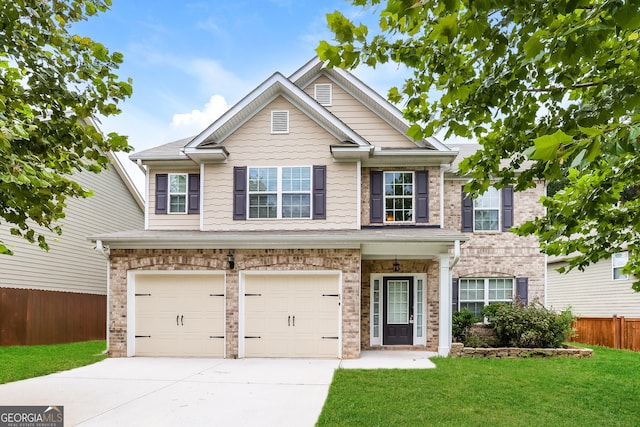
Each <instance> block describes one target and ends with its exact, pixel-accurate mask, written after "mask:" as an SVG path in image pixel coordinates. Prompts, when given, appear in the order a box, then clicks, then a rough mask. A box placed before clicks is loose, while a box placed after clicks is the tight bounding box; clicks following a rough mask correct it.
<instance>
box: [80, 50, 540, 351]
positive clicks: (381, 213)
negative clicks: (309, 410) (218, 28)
mask: <svg viewBox="0 0 640 427" xmlns="http://www.w3.org/2000/svg"><path fill="white" fill-rule="evenodd" d="M407 130H408V123H407V122H406V121H405V120H404V119H403V117H402V114H401V112H400V111H398V110H397V109H396V108H395V107H394V106H392V105H391V104H389V103H388V102H387V101H386V100H385V99H384V98H383V97H381V96H380V95H379V94H377V93H376V92H374V91H373V90H372V89H371V88H369V87H368V86H366V85H365V84H364V83H362V82H361V81H359V80H358V79H357V78H355V77H354V76H353V75H351V74H350V73H348V72H346V71H344V70H341V69H326V68H325V67H324V66H323V63H322V62H321V61H319V60H318V59H314V60H312V61H310V62H308V63H307V64H306V65H304V66H303V67H302V68H300V69H299V70H298V71H296V72H295V73H293V74H292V75H291V76H290V77H288V78H287V77H285V76H283V75H282V74H280V73H275V74H273V75H272V76H271V77H269V78H268V79H267V80H266V81H264V82H263V83H262V84H261V85H259V86H258V87H257V88H256V89H255V90H253V91H252V92H251V93H249V94H248V95H247V96H246V97H245V98H243V99H242V100H241V101H240V102H239V103H238V104H236V105H235V106H233V107H232V108H231V109H230V110H228V111H227V112H226V113H225V114H224V115H223V116H222V117H220V118H219V119H218V120H216V121H215V122H214V123H213V124H211V125H210V126H209V127H208V128H207V129H205V130H204V131H203V132H202V133H200V134H199V135H197V136H196V137H194V138H188V139H184V140H181V141H176V142H172V143H169V144H165V145H162V146H160V147H157V148H153V149H149V150H146V151H143V152H140V153H137V154H134V155H133V156H131V158H132V159H133V160H135V161H137V162H139V163H140V164H142V165H144V167H145V168H146V176H147V179H146V196H147V197H146V200H147V201H148V202H147V204H146V211H145V228H144V230H139V231H133V232H122V233H111V234H99V233H96V234H94V235H93V236H92V237H91V238H92V239H93V240H94V241H96V242H99V243H100V244H102V245H104V246H108V247H109V248H110V265H111V275H110V294H109V307H110V320H109V351H110V354H111V355H112V356H115V357H123V356H160V355H162V356H209V357H227V358H236V357H241V358H242V357H333V358H336V357H337V358H340V357H341V358H357V357H359V355H360V351H361V350H362V349H376V348H381V349H387V348H405V349H417V350H428V351H434V352H435V351H437V352H438V353H439V354H441V355H447V354H448V352H449V348H450V345H451V312H452V308H453V307H454V306H453V304H454V303H455V304H456V307H457V304H459V303H460V304H462V305H464V306H468V307H471V308H473V309H477V308H478V307H479V306H480V304H484V303H485V302H490V301H492V300H501V299H505V300H506V299H509V300H510V299H511V297H512V296H513V295H515V293H516V292H518V293H520V294H521V295H523V297H524V298H527V296H526V295H527V293H528V298H529V299H532V298H542V297H543V284H544V258H543V257H542V256H541V255H540V254H539V253H538V251H537V244H536V242H535V239H529V238H519V237H517V236H515V235H514V234H513V233H510V232H508V231H504V230H506V229H508V227H509V226H510V225H512V224H517V223H519V222H521V221H523V220H524V219H525V218H530V217H532V216H533V215H535V214H540V213H541V212H542V210H541V207H540V206H539V205H538V204H537V203H536V201H537V200H538V198H539V196H540V195H541V194H542V186H541V185H540V186H538V187H536V188H535V189H533V190H529V191H526V192H523V193H518V194H514V193H513V192H512V191H510V189H508V190H504V191H501V192H497V193H496V192H491V193H490V196H488V197H487V198H483V199H482V201H481V202H477V203H476V204H475V205H474V203H473V201H471V199H468V198H464V197H463V195H462V186H463V184H464V183H465V182H466V178H463V177H459V176H457V175H456V174H455V164H454V165H453V166H452V163H454V161H455V159H456V157H457V156H458V152H457V151H455V150H451V149H450V148H449V147H447V146H445V145H444V144H442V143H441V142H439V141H438V140H437V139H435V138H427V139H426V140H423V141H418V142H414V141H413V140H411V139H410V138H408V137H407V136H406V132H407ZM465 242H466V243H465ZM463 243H464V245H462V250H460V245H461V244H463ZM454 265H455V267H453V266H454ZM451 267H453V270H451ZM452 279H454V280H453V281H452ZM452 283H453V284H454V285H453V286H452ZM452 292H453V293H454V294H455V296H454V297H452ZM458 293H459V294H460V297H458Z"/></svg>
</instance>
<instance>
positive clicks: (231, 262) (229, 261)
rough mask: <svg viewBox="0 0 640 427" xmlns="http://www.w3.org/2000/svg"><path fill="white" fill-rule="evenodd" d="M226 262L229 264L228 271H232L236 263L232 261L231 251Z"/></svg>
mask: <svg viewBox="0 0 640 427" xmlns="http://www.w3.org/2000/svg"><path fill="white" fill-rule="evenodd" d="M227 262H228V263H229V270H233V269H234V268H235V267H236V262H235V260H234V259H233V253H232V252H231V251H229V253H228V254H227Z"/></svg>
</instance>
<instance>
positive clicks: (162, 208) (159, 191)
mask: <svg viewBox="0 0 640 427" xmlns="http://www.w3.org/2000/svg"><path fill="white" fill-rule="evenodd" d="M168 194H169V175H168V174H166V173H159V174H156V214H158V215H162V214H166V213H167V196H168Z"/></svg>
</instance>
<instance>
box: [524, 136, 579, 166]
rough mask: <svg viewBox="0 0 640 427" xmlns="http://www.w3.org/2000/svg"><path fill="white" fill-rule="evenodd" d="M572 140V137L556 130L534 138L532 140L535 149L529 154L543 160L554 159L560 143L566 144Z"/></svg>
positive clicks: (533, 157)
mask: <svg viewBox="0 0 640 427" xmlns="http://www.w3.org/2000/svg"><path fill="white" fill-rule="evenodd" d="M572 141H573V139H572V138H571V137H570V136H569V135H567V134H566V133H564V132H562V131H561V130H558V131H556V133H554V134H552V135H544V136H541V137H539V138H536V139H534V140H533V143H534V144H535V147H536V149H535V151H534V152H533V154H532V155H531V158H532V159H535V160H544V161H549V160H555V159H556V157H557V152H558V148H559V147H560V145H561V144H568V143H570V142H572Z"/></svg>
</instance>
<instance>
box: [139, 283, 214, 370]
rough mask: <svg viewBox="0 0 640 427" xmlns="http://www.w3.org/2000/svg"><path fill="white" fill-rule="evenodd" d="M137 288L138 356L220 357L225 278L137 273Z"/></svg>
mask: <svg viewBox="0 0 640 427" xmlns="http://www.w3.org/2000/svg"><path fill="white" fill-rule="evenodd" d="M135 286H136V289H135V294H136V327H135V335H136V336H137V338H136V343H135V348H136V350H135V354H136V355H138V356H213V357H223V356H224V338H222V339H221V338H219V337H224V335H225V333H224V320H225V319H224V296H223V295H224V276H222V275H205V274H195V275H192V274H179V273H177V274H160V275H139V276H137V277H136V285H135ZM221 295H222V296H221ZM212 337H213V338H212Z"/></svg>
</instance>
